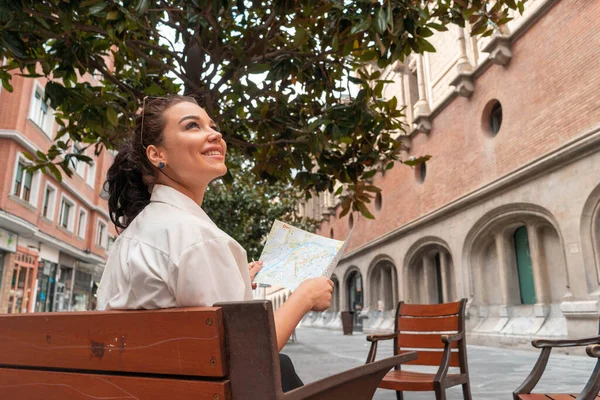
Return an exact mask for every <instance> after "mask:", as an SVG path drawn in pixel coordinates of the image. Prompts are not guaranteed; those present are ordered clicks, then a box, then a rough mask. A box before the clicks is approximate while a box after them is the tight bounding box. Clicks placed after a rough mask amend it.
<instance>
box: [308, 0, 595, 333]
mask: <svg viewBox="0 0 600 400" xmlns="http://www.w3.org/2000/svg"><path fill="white" fill-rule="evenodd" d="M431 39H432V43H433V45H434V46H435V48H436V49H437V52H436V53H428V54H425V55H424V56H420V55H412V56H411V57H410V58H409V59H407V60H406V61H405V63H404V64H402V65H397V66H395V67H394V68H393V69H390V70H388V71H385V73H386V74H387V77H388V79H391V80H394V82H395V83H394V84H393V85H390V87H389V88H388V89H387V94H386V95H387V96H390V97H391V96H396V97H397V98H398V100H399V103H401V105H406V114H407V124H408V126H409V127H410V129H409V132H407V133H406V135H402V136H400V137H399V140H403V141H404V142H405V143H406V144H407V145H408V146H409V147H410V150H409V151H408V152H407V154H405V155H404V156H405V157H410V156H421V155H425V154H428V155H431V156H432V158H431V160H429V161H428V162H427V163H425V164H423V165H420V166H417V167H416V168H414V169H413V168H409V167H406V166H396V167H395V168H393V169H392V170H389V171H387V172H386V174H385V175H384V176H381V175H377V176H376V177H375V178H374V184H375V185H377V186H379V187H380V188H382V189H383V190H382V192H381V196H378V198H377V199H376V201H375V202H374V203H373V204H372V207H371V211H372V212H373V213H374V215H375V216H376V220H374V221H371V220H366V219H364V218H363V217H361V216H359V215H358V214H355V215H353V216H351V217H350V218H348V217H346V218H343V219H339V218H337V217H336V215H338V214H339V212H340V209H339V207H337V204H336V199H334V198H333V197H332V196H330V195H328V194H326V195H321V196H320V198H318V199H317V200H313V201H311V202H309V203H308V204H306V205H305V207H306V208H305V212H306V213H307V214H309V215H310V216H313V217H319V216H321V215H322V216H324V217H325V222H324V223H323V224H322V225H321V227H320V231H319V233H320V234H322V235H324V236H331V237H334V238H336V239H344V238H345V237H346V236H347V235H348V232H349V231H350V228H351V226H353V227H354V233H353V237H352V238H351V242H350V245H349V249H348V250H347V252H346V254H345V257H344V258H343V260H342V261H341V262H340V264H339V266H338V267H337V269H336V272H335V275H334V281H335V283H336V287H337V288H338V290H336V298H335V299H334V306H333V307H332V309H331V310H330V311H329V312H326V313H323V314H321V315H313V316H312V318H308V319H307V320H305V322H304V323H305V324H306V325H311V324H317V325H319V326H329V327H331V328H334V329H339V328H340V319H339V311H344V310H354V311H358V312H357V313H355V316H356V321H355V322H356V323H357V324H360V325H362V327H363V328H364V329H365V330H370V331H378V330H389V329H393V309H394V307H395V305H396V303H397V301H399V300H403V301H407V302H411V303H438V302H444V301H452V300H457V299H459V298H463V297H464V298H468V320H467V324H468V329H469V331H470V335H471V342H472V343H473V342H479V343H491V342H492V341H493V342H494V343H506V344H508V343H510V344H519V343H527V341H528V340H529V339H530V338H531V337H532V336H558V337H560V336H567V335H569V336H586V335H587V334H590V335H591V334H595V333H596V332H597V331H598V315H599V309H600V308H599V305H600V303H599V300H600V152H599V149H600V90H598V88H599V87H600V63H598V60H597V58H598V57H597V51H596V49H599V48H600V2H596V1H586V0H562V1H556V0H532V1H530V2H528V3H527V6H526V10H525V13H524V14H523V15H519V14H516V15H515V19H514V20H513V21H511V22H510V23H509V24H508V26H506V27H504V28H503V29H502V31H499V32H497V33H496V34H495V35H493V36H492V37H490V38H471V36H470V33H469V31H468V28H467V29H460V28H457V27H451V29H450V30H449V31H448V32H443V33H437V34H436V35H434V36H433V37H432V38H431Z"/></svg>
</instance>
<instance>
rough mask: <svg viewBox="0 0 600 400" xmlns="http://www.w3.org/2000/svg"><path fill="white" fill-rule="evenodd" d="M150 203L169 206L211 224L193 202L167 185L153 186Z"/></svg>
mask: <svg viewBox="0 0 600 400" xmlns="http://www.w3.org/2000/svg"><path fill="white" fill-rule="evenodd" d="M150 201H151V202H155V203H165V204H170V205H172V206H173V207H177V208H179V209H180V210H182V211H185V212H187V213H190V214H192V215H195V216H197V217H198V218H201V219H203V220H205V221H209V222H210V223H213V222H212V220H211V219H210V217H209V216H208V215H206V213H205V212H204V210H203V209H202V208H201V207H200V206H199V205H198V203H196V202H195V201H194V200H192V199H190V198H189V197H188V196H186V195H185V194H183V193H181V192H180V191H179V190H177V189H174V188H172V187H170V186H167V185H158V184H157V185H154V187H153V188H152V196H151V197H150Z"/></svg>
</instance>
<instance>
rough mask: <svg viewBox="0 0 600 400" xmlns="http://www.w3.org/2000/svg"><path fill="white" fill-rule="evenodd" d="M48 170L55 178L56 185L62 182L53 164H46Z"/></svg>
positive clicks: (60, 175)
mask: <svg viewBox="0 0 600 400" xmlns="http://www.w3.org/2000/svg"><path fill="white" fill-rule="evenodd" d="M48 169H49V170H50V172H52V175H54V177H55V178H56V180H57V181H58V183H60V182H62V174H61V173H60V171H59V170H58V168H57V167H56V165H54V164H48Z"/></svg>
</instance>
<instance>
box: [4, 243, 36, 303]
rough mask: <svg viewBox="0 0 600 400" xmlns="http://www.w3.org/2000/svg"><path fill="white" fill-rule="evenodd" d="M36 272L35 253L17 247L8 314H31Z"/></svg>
mask: <svg viewBox="0 0 600 400" xmlns="http://www.w3.org/2000/svg"><path fill="white" fill-rule="evenodd" d="M37 271H38V254H37V252H35V251H33V250H30V249H28V248H25V247H21V246H17V252H16V254H15V259H14V263H13V265H12V280H11V284H10V289H9V297H8V310H7V311H8V313H9V314H11V313H12V314H19V313H27V312H33V308H34V304H35V284H36V278H37Z"/></svg>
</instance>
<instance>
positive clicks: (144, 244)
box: [98, 96, 333, 391]
mask: <svg viewBox="0 0 600 400" xmlns="http://www.w3.org/2000/svg"><path fill="white" fill-rule="evenodd" d="M226 149H227V146H226V144H225V142H224V140H223V138H222V136H221V134H220V133H219V131H218V129H217V127H216V126H215V123H214V122H213V121H212V120H211V119H210V117H209V116H208V115H207V114H206V112H205V111H204V110H203V109H202V108H201V107H200V106H198V104H197V103H196V101H195V100H194V99H192V98H189V97H184V96H172V97H166V98H155V99H152V100H151V101H149V102H148V104H146V105H145V106H144V108H143V110H142V112H141V114H140V116H139V117H138V119H137V123H136V128H135V130H134V134H133V136H132V137H131V138H130V139H129V140H128V141H126V142H125V143H124V144H123V146H122V147H121V149H120V151H119V154H118V155H117V156H116V157H115V161H114V163H113V165H112V166H111V167H110V169H109V170H108V176H107V182H108V188H109V189H108V191H109V195H110V198H109V200H108V204H109V210H110V217H111V220H112V222H113V223H114V224H115V226H116V227H117V229H121V230H122V232H121V233H120V235H119V237H118V238H117V240H116V241H115V243H114V244H113V246H112V249H111V252H110V255H109V257H108V261H107V264H106V268H105V270H104V274H103V275H102V280H101V281H100V285H99V288H98V308H99V309H106V310H108V309H156V308H170V307H192V306H211V305H212V304H214V303H216V302H221V301H241V300H251V299H252V279H253V278H254V275H256V273H257V272H258V270H259V269H260V264H256V263H252V264H250V265H248V261H247V258H246V251H245V250H244V249H243V248H242V247H241V246H240V245H239V244H238V243H237V242H236V241H235V240H234V239H232V238H231V237H229V236H228V235H227V234H226V233H225V232H223V231H221V230H220V229H219V228H218V227H217V226H216V225H215V224H214V223H213V222H212V221H211V220H210V218H209V217H208V216H207V215H206V214H205V213H204V211H203V210H202V208H201V205H202V199H203V197H204V192H205V190H206V187H207V186H208V184H209V183H210V182H211V181H212V180H214V179H216V178H218V177H220V176H223V175H224V174H225V173H226V172H227V167H226V166H225V154H226ZM332 291H333V282H331V281H330V280H329V279H327V278H325V277H320V278H314V279H308V280H306V281H304V282H303V283H302V284H301V285H300V286H299V287H298V288H297V289H296V290H295V291H294V293H293V294H292V295H291V296H290V298H289V299H288V301H287V302H286V303H285V304H284V305H283V306H282V307H281V308H279V309H278V310H277V311H276V312H275V329H276V332H277V344H278V347H279V350H281V349H282V348H283V346H284V345H285V343H286V342H287V340H288V338H289V337H290V335H291V334H292V332H293V330H294V328H295V327H296V325H297V324H298V323H299V322H300V320H301V319H302V317H303V316H304V314H306V313H307V312H308V311H310V310H313V311H322V310H325V309H327V308H328V307H329V305H330V302H331V293H332ZM281 365H282V386H283V389H284V391H287V390H290V389H292V388H294V387H297V386H300V385H302V382H301V381H300V380H299V378H298V377H297V376H296V374H295V372H294V370H293V366H292V365H291V362H290V361H289V358H286V357H285V356H284V357H283V358H282V362H281Z"/></svg>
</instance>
